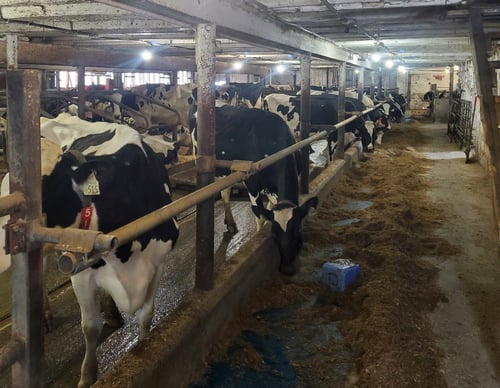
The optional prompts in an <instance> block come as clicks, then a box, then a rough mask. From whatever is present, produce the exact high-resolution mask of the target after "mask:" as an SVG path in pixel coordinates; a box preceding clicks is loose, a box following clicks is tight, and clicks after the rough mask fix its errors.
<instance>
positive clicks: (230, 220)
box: [220, 187, 238, 234]
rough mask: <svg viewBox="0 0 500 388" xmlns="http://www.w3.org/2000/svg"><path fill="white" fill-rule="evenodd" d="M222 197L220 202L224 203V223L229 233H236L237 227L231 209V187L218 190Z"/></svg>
mask: <svg viewBox="0 0 500 388" xmlns="http://www.w3.org/2000/svg"><path fill="white" fill-rule="evenodd" d="M220 196H221V198H222V203H223V204H224V224H226V226H227V230H228V232H229V233H231V234H236V233H238V227H237V226H236V222H235V221H234V217H233V212H232V211H231V203H230V199H231V188H230V187H229V188H227V189H224V190H222V191H221V192H220Z"/></svg>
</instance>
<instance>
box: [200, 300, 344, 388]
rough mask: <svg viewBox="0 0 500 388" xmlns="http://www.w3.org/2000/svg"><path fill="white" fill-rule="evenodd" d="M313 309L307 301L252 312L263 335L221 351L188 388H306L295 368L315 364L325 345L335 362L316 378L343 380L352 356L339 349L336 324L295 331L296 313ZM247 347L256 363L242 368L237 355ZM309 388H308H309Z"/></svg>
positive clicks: (245, 337)
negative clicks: (333, 353)
mask: <svg viewBox="0 0 500 388" xmlns="http://www.w3.org/2000/svg"><path fill="white" fill-rule="evenodd" d="M315 303H316V300H315V299H311V300H308V301H306V302H305V303H302V304H296V305H292V306H288V307H286V308H272V309H267V310H262V311H258V312H256V313H255V314H254V316H255V317H256V318H257V319H258V320H259V321H261V322H262V323H263V324H265V327H266V330H265V333H262V332H256V331H253V330H244V331H242V332H241V334H240V337H239V338H238V340H237V341H235V342H234V343H233V344H232V345H231V346H230V347H229V348H228V350H227V353H226V356H225V358H224V360H222V361H218V362H214V363H212V364H210V365H209V367H208V369H207V371H206V373H205V375H204V376H203V378H202V379H201V380H200V381H198V382H196V383H195V384H193V385H192V386H191V388H207V387H211V388H229V387H238V388H240V387H242V388H243V387H244V388H251V387H256V388H263V387H277V388H281V387H283V388H289V387H309V386H311V385H310V380H309V379H308V376H307V375H304V374H303V373H302V371H301V369H299V368H296V365H297V364H298V363H301V362H304V361H307V362H308V363H311V364H314V363H315V362H317V363H321V362H322V361H325V360H323V358H324V357H325V356H324V354H322V353H321V352H318V351H317V350H318V348H320V347H321V346H323V345H324V344H325V343H329V344H332V343H334V344H335V346H336V362H335V364H332V367H331V368H330V369H329V370H327V371H326V374H324V375H323V376H322V378H323V379H324V380H325V381H328V380H330V381H332V383H333V381H335V380H338V379H339V376H344V377H347V375H348V374H349V372H350V370H351V368H352V366H353V365H352V354H351V352H350V350H349V349H348V348H347V347H346V346H344V345H343V341H342V335H341V333H340V331H339V329H338V327H337V323H336V322H325V323H324V324H322V325H320V326H318V325H317V323H316V322H311V323H310V324H306V325H304V321H303V318H300V322H299V324H300V330H296V322H295V321H296V320H297V318H296V317H297V316H299V315H300V314H298V311H300V310H302V311H303V310H307V309H310V308H311V307H312V306H313V305H314V304H315ZM245 347H250V348H251V349H252V352H256V353H257V354H258V357H259V358H260V360H261V361H260V363H258V365H255V364H251V363H249V364H248V365H242V364H241V362H240V361H238V360H239V357H237V353H238V352H241V351H242V350H243V348H245ZM332 386H333V385H332ZM311 387H312V386H311Z"/></svg>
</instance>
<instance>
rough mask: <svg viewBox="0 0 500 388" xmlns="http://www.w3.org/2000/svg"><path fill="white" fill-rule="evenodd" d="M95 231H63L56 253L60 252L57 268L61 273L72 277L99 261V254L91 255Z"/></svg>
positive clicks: (70, 229) (97, 233)
mask: <svg viewBox="0 0 500 388" xmlns="http://www.w3.org/2000/svg"><path fill="white" fill-rule="evenodd" d="M99 234H102V233H101V232H97V231H82V230H79V229H72V228H68V229H63V231H62V233H61V236H60V238H59V243H58V244H56V245H55V249H56V251H59V252H61V255H60V256H59V259H58V266H59V269H60V270H61V272H63V273H65V274H67V275H74V274H76V273H78V272H80V271H83V270H84V269H86V268H88V267H90V266H91V265H93V264H95V263H96V262H98V261H99V260H100V259H101V256H102V254H101V253H94V254H92V255H89V254H91V253H93V252H92V251H93V250H94V242H95V240H96V237H97V235H99Z"/></svg>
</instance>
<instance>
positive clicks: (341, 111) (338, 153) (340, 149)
mask: <svg viewBox="0 0 500 388" xmlns="http://www.w3.org/2000/svg"><path fill="white" fill-rule="evenodd" d="M346 67H347V66H346V63H345V62H341V63H340V65H339V105H338V107H337V112H338V120H339V122H340V121H343V120H345V85H346ZM344 133H345V130H344V127H341V128H339V129H338V130H337V148H336V149H335V154H334V158H335V159H344Z"/></svg>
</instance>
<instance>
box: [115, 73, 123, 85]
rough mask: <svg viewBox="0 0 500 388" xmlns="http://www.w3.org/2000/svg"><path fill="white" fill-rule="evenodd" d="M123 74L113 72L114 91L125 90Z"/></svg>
mask: <svg viewBox="0 0 500 388" xmlns="http://www.w3.org/2000/svg"><path fill="white" fill-rule="evenodd" d="M122 76H123V73H120V72H113V86H114V89H123V78H122Z"/></svg>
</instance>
